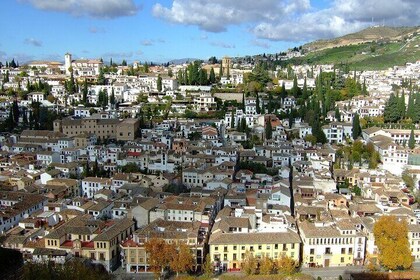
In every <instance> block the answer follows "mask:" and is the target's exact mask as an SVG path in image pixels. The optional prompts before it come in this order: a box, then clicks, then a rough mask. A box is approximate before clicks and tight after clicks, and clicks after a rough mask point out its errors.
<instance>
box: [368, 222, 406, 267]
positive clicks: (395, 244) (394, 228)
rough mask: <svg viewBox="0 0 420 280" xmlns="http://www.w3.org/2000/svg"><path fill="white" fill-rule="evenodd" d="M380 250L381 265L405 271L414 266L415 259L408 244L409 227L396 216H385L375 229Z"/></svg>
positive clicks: (376, 241) (374, 232)
mask: <svg viewBox="0 0 420 280" xmlns="http://www.w3.org/2000/svg"><path fill="white" fill-rule="evenodd" d="M373 234H374V236H375V243H376V245H377V247H378V250H379V256H378V257H379V263H380V264H381V265H382V266H383V267H385V268H386V269H390V270H404V269H409V268H411V266H412V263H413V259H412V256H411V252H410V245H409V242H408V226H407V222H406V221H400V220H398V219H397V217H395V216H383V217H381V218H379V219H378V221H377V222H376V223H375V225H374V227H373Z"/></svg>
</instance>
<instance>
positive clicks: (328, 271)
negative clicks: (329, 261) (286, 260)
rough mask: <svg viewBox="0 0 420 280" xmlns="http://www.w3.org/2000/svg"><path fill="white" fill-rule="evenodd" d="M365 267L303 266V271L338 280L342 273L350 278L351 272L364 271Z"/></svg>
mask: <svg viewBox="0 0 420 280" xmlns="http://www.w3.org/2000/svg"><path fill="white" fill-rule="evenodd" d="M365 269H366V268H365V267H363V266H343V267H323V268H302V273H305V274H309V275H312V276H313V277H314V278H317V277H318V276H320V277H321V278H322V280H337V279H338V277H339V276H340V275H341V276H342V277H343V279H349V278H350V274H351V273H354V272H362V271H364V270H365Z"/></svg>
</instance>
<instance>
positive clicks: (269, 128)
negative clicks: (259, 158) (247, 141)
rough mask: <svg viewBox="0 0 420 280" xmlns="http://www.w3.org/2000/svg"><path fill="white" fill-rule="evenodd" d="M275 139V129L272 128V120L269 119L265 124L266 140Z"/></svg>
mask: <svg viewBox="0 0 420 280" xmlns="http://www.w3.org/2000/svg"><path fill="white" fill-rule="evenodd" d="M272 137H273V127H272V126H271V119H270V118H269V119H268V120H267V122H266V124H265V139H267V140H268V139H271V138H272Z"/></svg>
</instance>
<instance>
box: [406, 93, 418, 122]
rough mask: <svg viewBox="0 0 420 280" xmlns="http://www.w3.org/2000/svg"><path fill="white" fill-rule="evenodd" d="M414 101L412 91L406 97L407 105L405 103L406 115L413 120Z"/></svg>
mask: <svg viewBox="0 0 420 280" xmlns="http://www.w3.org/2000/svg"><path fill="white" fill-rule="evenodd" d="M415 110H416V109H415V103H414V93H412V92H411V93H410V95H409V97H408V105H407V117H408V118H410V119H411V120H414V119H415V117H416V111H415Z"/></svg>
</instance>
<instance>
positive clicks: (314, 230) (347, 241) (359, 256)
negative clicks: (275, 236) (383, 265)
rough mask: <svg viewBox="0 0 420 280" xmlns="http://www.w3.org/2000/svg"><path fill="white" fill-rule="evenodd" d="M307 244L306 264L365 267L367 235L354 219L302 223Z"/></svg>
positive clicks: (312, 265)
mask: <svg viewBox="0 0 420 280" xmlns="http://www.w3.org/2000/svg"><path fill="white" fill-rule="evenodd" d="M298 225H299V232H300V236H301V237H302V242H303V254H302V265H303V266H305V267H317V266H320V267H330V266H347V265H362V264H363V262H364V258H365V247H366V236H365V235H364V234H363V233H362V232H361V231H360V230H358V229H357V227H356V225H355V224H353V223H352V221H351V220H350V219H343V220H340V221H338V222H336V223H334V222H321V221H317V222H309V221H304V222H301V223H299V224H298Z"/></svg>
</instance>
